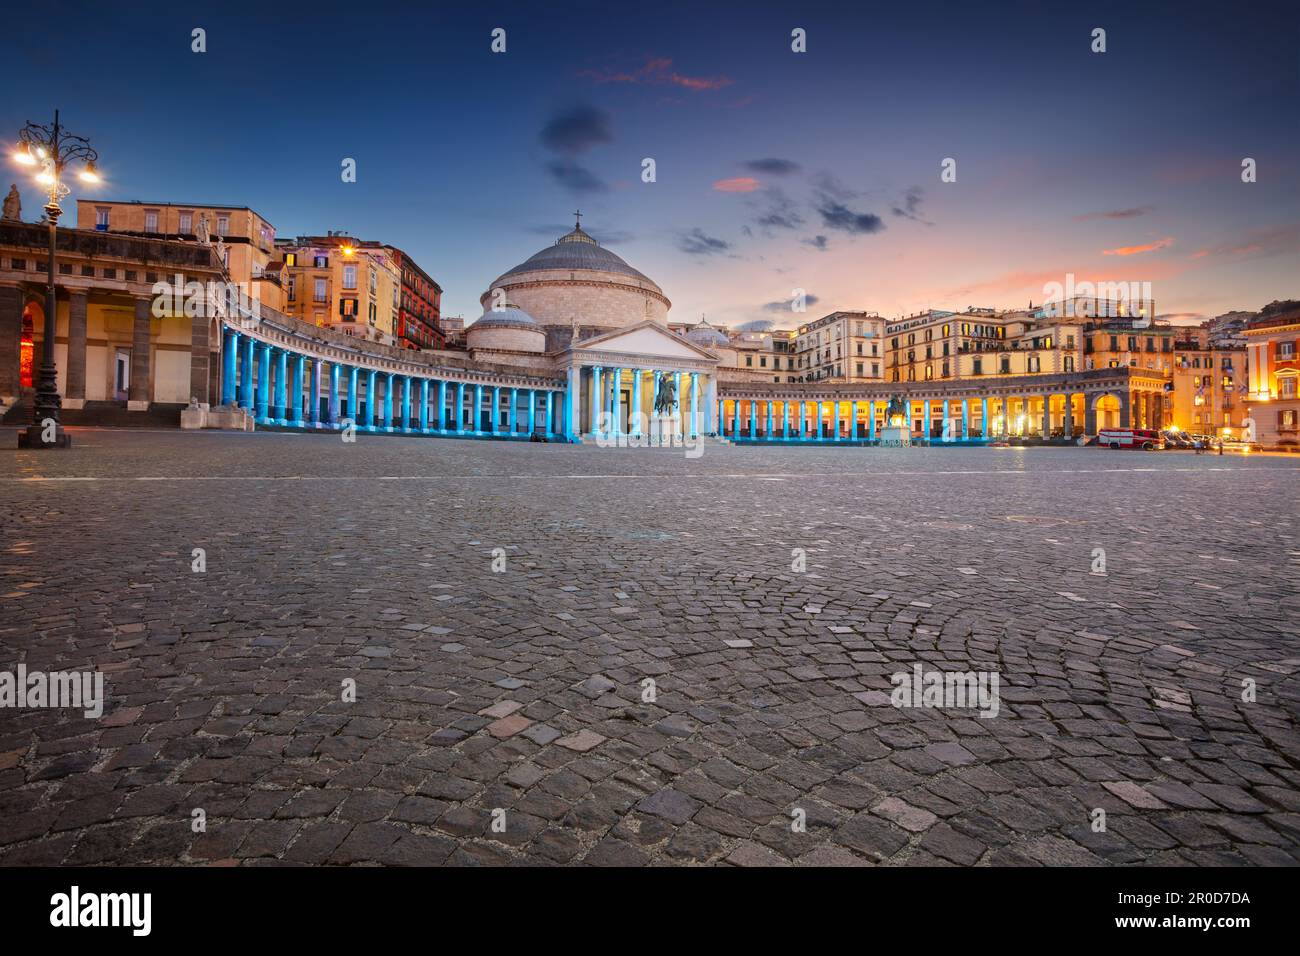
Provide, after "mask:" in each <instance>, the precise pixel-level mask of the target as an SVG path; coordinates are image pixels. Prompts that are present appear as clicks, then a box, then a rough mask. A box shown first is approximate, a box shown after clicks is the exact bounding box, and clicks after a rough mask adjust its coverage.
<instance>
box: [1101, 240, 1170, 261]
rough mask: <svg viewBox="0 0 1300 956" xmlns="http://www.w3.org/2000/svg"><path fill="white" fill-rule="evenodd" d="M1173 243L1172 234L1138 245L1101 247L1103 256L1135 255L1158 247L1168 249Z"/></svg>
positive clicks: (1155, 249)
mask: <svg viewBox="0 0 1300 956" xmlns="http://www.w3.org/2000/svg"><path fill="white" fill-rule="evenodd" d="M1173 244H1174V238H1173V236H1166V237H1165V238H1164V239H1157V240H1156V241H1155V242H1146V243H1143V244H1142V245H1140V246H1119V247H1118V248H1115V249H1103V250H1101V254H1102V255H1103V256H1136V255H1140V254H1142V253H1144V252H1157V251H1159V250H1160V249H1168V248H1169V247H1170V246H1172V245H1173Z"/></svg>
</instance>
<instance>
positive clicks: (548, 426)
mask: <svg viewBox="0 0 1300 956" xmlns="http://www.w3.org/2000/svg"><path fill="white" fill-rule="evenodd" d="M554 394H555V393H554V392H552V391H551V390H550V389H549V388H548V389H547V390H546V428H545V429H543V431H542V434H543V435H545V436H546V437H547V438H550V437H551V435H553V434H554V432H552V431H551V398H552V396H553V395H554Z"/></svg>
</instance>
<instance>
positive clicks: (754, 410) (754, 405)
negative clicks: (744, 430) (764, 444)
mask: <svg viewBox="0 0 1300 956" xmlns="http://www.w3.org/2000/svg"><path fill="white" fill-rule="evenodd" d="M749 437H750V438H751V439H753V438H757V437H758V402H757V401H756V400H755V399H752V398H751V399H750V400H749Z"/></svg>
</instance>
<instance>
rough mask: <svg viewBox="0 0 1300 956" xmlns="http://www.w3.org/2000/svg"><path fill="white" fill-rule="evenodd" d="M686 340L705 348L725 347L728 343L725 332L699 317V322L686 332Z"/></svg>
mask: <svg viewBox="0 0 1300 956" xmlns="http://www.w3.org/2000/svg"><path fill="white" fill-rule="evenodd" d="M686 341H688V342H690V343H691V344H692V345H699V346H702V347H704V348H706V349H716V348H726V347H727V346H728V345H730V344H731V343H730V340H729V339H728V338H727V333H725V332H723V331H722V330H721V329H717V328H714V327H713V326H712V325H709V323H708V322H705V321H704V320H703V319H700V321H699V324H698V325H695V326H693V327H691V329H690V330H688V331H687V333H686Z"/></svg>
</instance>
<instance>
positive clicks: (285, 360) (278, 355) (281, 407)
mask: <svg viewBox="0 0 1300 956" xmlns="http://www.w3.org/2000/svg"><path fill="white" fill-rule="evenodd" d="M288 386H289V353H288V352H286V351H285V350H284V349H276V350H275V398H274V399H273V400H272V402H273V404H274V405H275V414H274V416H273V417H274V418H275V420H276V421H277V422H278V423H279V424H281V425H287V424H288V423H289V419H288V412H286V411H285V406H286V405H288V404H289V387H288Z"/></svg>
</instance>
